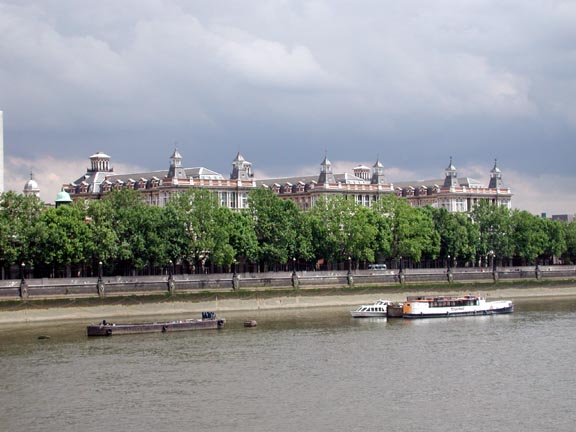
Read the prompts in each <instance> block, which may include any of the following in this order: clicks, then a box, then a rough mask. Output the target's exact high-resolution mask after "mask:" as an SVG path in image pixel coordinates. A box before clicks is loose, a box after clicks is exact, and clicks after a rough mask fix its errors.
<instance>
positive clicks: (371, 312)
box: [350, 300, 392, 318]
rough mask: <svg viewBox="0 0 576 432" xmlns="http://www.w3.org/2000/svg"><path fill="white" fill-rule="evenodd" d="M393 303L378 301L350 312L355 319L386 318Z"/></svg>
mask: <svg viewBox="0 0 576 432" xmlns="http://www.w3.org/2000/svg"><path fill="white" fill-rule="evenodd" d="M391 303H392V302H391V301H390V300H377V301H376V302H374V303H372V304H369V305H362V306H359V307H358V309H356V310H353V311H350V315H352V317H353V318H374V317H385V316H386V314H387V311H388V305H389V304H391Z"/></svg>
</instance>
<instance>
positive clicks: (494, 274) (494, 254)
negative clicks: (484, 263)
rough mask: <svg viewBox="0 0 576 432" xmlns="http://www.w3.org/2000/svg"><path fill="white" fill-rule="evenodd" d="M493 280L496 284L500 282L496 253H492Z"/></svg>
mask: <svg viewBox="0 0 576 432" xmlns="http://www.w3.org/2000/svg"><path fill="white" fill-rule="evenodd" d="M492 279H494V282H496V281H497V280H498V268H497V267H496V253H495V252H492Z"/></svg>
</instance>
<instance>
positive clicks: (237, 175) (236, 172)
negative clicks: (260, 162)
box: [230, 152, 254, 180]
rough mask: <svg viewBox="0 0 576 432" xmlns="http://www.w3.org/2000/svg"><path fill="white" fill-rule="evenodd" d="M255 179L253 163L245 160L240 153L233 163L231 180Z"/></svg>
mask: <svg viewBox="0 0 576 432" xmlns="http://www.w3.org/2000/svg"><path fill="white" fill-rule="evenodd" d="M252 177H254V174H252V163H250V162H248V161H247V160H246V159H244V156H242V155H241V154H240V152H238V154H237V155H236V157H235V158H234V160H233V161H232V172H231V173H230V179H231V180H251V179H252Z"/></svg>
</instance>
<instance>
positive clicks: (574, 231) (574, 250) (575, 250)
mask: <svg viewBox="0 0 576 432" xmlns="http://www.w3.org/2000/svg"><path fill="white" fill-rule="evenodd" d="M564 238H565V242H566V249H565V252H564V254H563V258H564V261H565V262H567V263H572V264H575V263H576V221H572V222H570V223H568V224H567V225H566V227H565V231H564Z"/></svg>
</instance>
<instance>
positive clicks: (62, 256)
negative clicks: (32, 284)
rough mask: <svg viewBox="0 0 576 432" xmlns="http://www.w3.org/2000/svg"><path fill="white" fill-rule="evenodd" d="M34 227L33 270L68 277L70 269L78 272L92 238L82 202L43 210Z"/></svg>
mask: <svg viewBox="0 0 576 432" xmlns="http://www.w3.org/2000/svg"><path fill="white" fill-rule="evenodd" d="M34 228H35V229H34V234H35V244H36V247H35V248H34V257H33V259H34V264H35V266H36V267H40V268H42V267H47V268H50V269H51V273H52V274H54V275H58V274H60V275H63V276H66V277H70V276H71V268H72V266H75V267H76V268H77V269H81V268H82V266H83V265H84V264H85V263H86V262H87V261H88V259H89V257H90V255H91V250H92V239H91V233H90V228H89V226H88V224H87V221H86V211H85V209H84V206H83V204H82V203H80V204H78V203H72V204H69V205H64V206H60V207H57V208H49V209H47V210H45V211H43V212H42V214H41V215H40V218H39V219H38V221H37V223H36V225H35V227H34Z"/></svg>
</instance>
